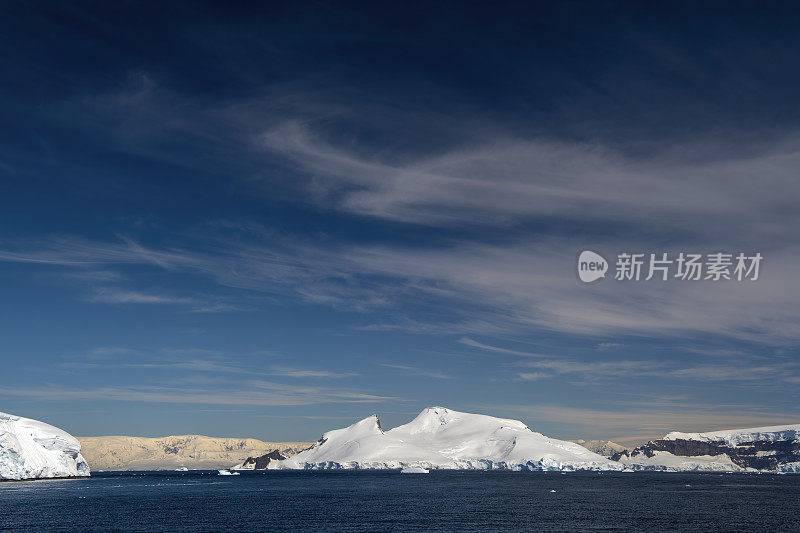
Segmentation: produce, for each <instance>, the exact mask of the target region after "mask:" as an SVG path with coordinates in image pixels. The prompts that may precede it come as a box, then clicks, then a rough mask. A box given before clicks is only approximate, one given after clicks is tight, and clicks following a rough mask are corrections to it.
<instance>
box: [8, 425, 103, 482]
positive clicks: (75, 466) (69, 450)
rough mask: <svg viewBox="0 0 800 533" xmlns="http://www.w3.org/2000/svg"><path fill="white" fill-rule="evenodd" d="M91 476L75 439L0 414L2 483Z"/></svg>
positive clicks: (62, 433)
mask: <svg viewBox="0 0 800 533" xmlns="http://www.w3.org/2000/svg"><path fill="white" fill-rule="evenodd" d="M88 475H89V465H87V464H86V461H84V459H83V456H82V455H81V445H80V443H78V440H77V439H76V438H75V437H73V436H72V435H70V434H69V433H67V432H66V431H64V430H61V429H59V428H57V427H54V426H51V425H50V424H45V423H44V422H39V421H38V420H31V419H30V418H22V417H19V416H14V415H10V414H7V413H0V480H22V479H40V478H61V477H84V476H88Z"/></svg>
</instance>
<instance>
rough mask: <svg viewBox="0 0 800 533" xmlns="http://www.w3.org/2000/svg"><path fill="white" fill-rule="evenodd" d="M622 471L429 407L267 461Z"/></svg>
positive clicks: (506, 427)
mask: <svg viewBox="0 0 800 533" xmlns="http://www.w3.org/2000/svg"><path fill="white" fill-rule="evenodd" d="M414 467H416V468H424V469H454V470H622V469H623V468H624V467H623V466H622V465H620V464H619V463H617V462H615V461H611V460H609V459H608V458H606V457H603V456H601V455H598V454H596V453H594V452H591V451H589V450H587V449H586V448H584V447H583V446H580V445H579V444H575V443H573V442H567V441H563V440H556V439H551V438H548V437H545V436H544V435H542V434H541V433H536V432H533V431H531V430H530V429H528V427H527V426H526V425H525V424H523V423H522V422H519V421H517V420H507V419H502V418H494V417H491V416H486V415H478V414H470V413H461V412H458V411H452V410H450V409H446V408H444V407H429V408H427V409H424V410H423V411H422V412H421V413H420V414H419V415H417V417H416V418H415V419H414V420H412V421H411V422H409V423H408V424H404V425H402V426H398V427H396V428H394V429H391V430H389V431H384V430H383V428H381V425H380V421H379V420H378V417H377V416H375V415H373V416H370V417H368V418H365V419H364V420H361V421H360V422H356V423H355V424H353V425H351V426H349V427H346V428H343V429H337V430H334V431H329V432H327V433H325V434H324V435H323V436H322V438H321V439H320V440H319V441H317V442H316V443H315V444H314V445H313V446H311V447H310V448H309V449H307V450H305V451H302V452H300V453H298V454H297V455H294V456H292V457H289V458H288V459H282V460H277V461H270V462H269V464H268V465H267V468H268V469H270V470H272V469H276V470H279V469H402V468H414Z"/></svg>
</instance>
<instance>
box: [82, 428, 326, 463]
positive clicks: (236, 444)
mask: <svg viewBox="0 0 800 533" xmlns="http://www.w3.org/2000/svg"><path fill="white" fill-rule="evenodd" d="M79 440H80V443H81V449H82V451H83V454H84V457H85V458H86V462H87V463H89V466H91V468H92V469H94V470H168V469H174V468H180V467H186V468H190V469H219V468H228V467H230V466H231V465H232V464H236V463H239V462H241V461H244V460H245V459H246V458H250V457H260V456H262V455H263V454H269V453H270V452H273V451H275V452H278V453H281V454H282V455H285V456H290V455H293V454H295V453H297V452H299V451H301V450H304V449H306V448H308V446H310V443H306V442H264V441H261V440H258V439H237V438H220V437H205V436H202V435H177V436H169V437H159V438H146V437H125V436H111V437H83V438H80V439H79Z"/></svg>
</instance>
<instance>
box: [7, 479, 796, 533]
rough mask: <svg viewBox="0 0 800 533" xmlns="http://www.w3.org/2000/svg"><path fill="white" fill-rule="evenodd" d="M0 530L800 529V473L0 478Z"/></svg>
mask: <svg viewBox="0 0 800 533" xmlns="http://www.w3.org/2000/svg"><path fill="white" fill-rule="evenodd" d="M553 491H555V492H553ZM0 528H2V529H5V530H13V531H21V530H39V531H58V530H69V531H86V530H102V531H113V530H126V531H181V530H189V531H224V530H236V531H296V530H298V529H313V530H319V531H369V532H372V531H576V530H577V531H586V530H599V531H642V530H652V531H800V475H783V476H780V475H771V474H762V475H743V474H659V473H568V474H560V473H554V472H431V473H430V474H400V473H397V472H310V471H309V472H244V473H242V475H239V476H219V475H217V472H216V471H213V472H205V471H204V472H98V473H95V474H94V476H93V477H92V478H91V479H79V480H53V481H32V482H4V483H0Z"/></svg>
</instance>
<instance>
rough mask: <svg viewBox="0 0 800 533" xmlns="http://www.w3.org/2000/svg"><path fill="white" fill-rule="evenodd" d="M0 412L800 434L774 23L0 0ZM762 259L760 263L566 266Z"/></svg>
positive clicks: (791, 73) (782, 40) (157, 424)
mask: <svg viewBox="0 0 800 533" xmlns="http://www.w3.org/2000/svg"><path fill="white" fill-rule="evenodd" d="M0 11H1V13H0V56H2V70H0V77H2V80H1V81H2V83H0V120H2V124H3V125H4V127H3V128H2V129H0V184H1V185H2V194H1V195H0V259H1V260H2V262H0V280H2V294H3V298H2V300H0V319H1V320H0V324H2V326H1V327H0V339H1V340H0V363H2V368H3V373H2V375H1V376H2V377H0V410H3V411H7V412H12V413H16V414H20V415H25V416H30V417H34V418H39V419H43V420H46V421H48V422H51V423H54V424H56V425H59V426H61V427H64V428H65V429H68V430H70V431H71V432H72V433H75V434H80V435H100V434H135V435H163V434H178V433H202V434H213V435H229V436H235V435H242V436H255V437H261V438H266V439H271V440H299V439H312V438H315V437H316V436H317V435H318V434H319V433H321V432H322V431H324V430H327V429H330V428H333V427H338V426H341V425H345V424H347V423H348V422H349V421H351V420H353V419H356V418H361V417H363V416H366V415H368V414H371V413H372V412H377V413H379V414H380V415H381V416H382V418H383V419H384V421H385V425H386V426H392V425H394V424H395V423H399V422H401V421H404V420H405V419H407V418H409V417H410V416H411V415H412V414H413V413H415V412H417V411H419V410H420V409H421V408H422V407H425V406H427V405H437V404H438V405H445V406H448V407H451V408H454V409H460V410H471V411H476V412H485V413H488V414H496V415H498V416H505V417H512V418H520V419H523V420H525V421H526V422H527V423H528V424H529V425H530V426H531V427H533V428H535V429H536V430H538V431H541V432H543V433H546V434H550V435H553V436H557V437H565V438H566V437H595V438H599V437H603V438H615V439H620V440H627V441H631V440H636V439H641V438H645V437H650V436H654V435H660V434H661V433H664V432H666V431H668V430H671V429H682V430H698V429H713V428H722V427H734V426H740V427H741V426H748V425H764V424H769V423H779V422H783V423H789V422H796V421H797V420H798V418H800V409H798V393H797V386H798V384H799V383H800V368H798V361H797V348H798V340H799V339H800V330H799V329H798V328H797V325H796V324H797V319H798V317H799V316H800V304H798V297H800V294H799V293H800V290H798V287H799V286H800V285H799V284H798V281H797V279H796V271H797V268H796V265H797V264H798V263H797V262H798V260H800V239H798V235H797V228H798V224H799V223H800V220H799V218H800V217H798V210H797V203H798V199H800V198H799V197H800V185H798V176H797V170H796V169H797V168H800V167H799V166H798V164H799V163H800V136H798V125H799V122H800V116H798V113H799V112H798V106H797V103H796V95H797V94H798V90H799V89H800V71H799V70H798V69H797V68H796V66H797V57H798V51H800V42H798V41H800V31H798V30H800V28H799V27H798V26H799V24H798V23H797V20H798V17H797V13H796V12H793V11H790V8H789V7H786V6H782V5H780V4H771V5H769V6H765V5H763V4H756V3H742V4H737V3H730V2H727V3H703V4H702V5H697V4H696V3H670V4H669V5H666V4H665V5H663V6H661V7H660V8H658V9H653V8H652V7H648V6H645V5H644V4H640V3H631V4H628V3H614V2H604V3H598V2H557V3H556V2H554V3H550V4H535V3H520V4H492V5H491V6H490V5H489V4H486V3H471V4H469V5H467V6H460V5H457V4H456V3H442V2H431V3H420V4H406V3H402V4H388V3H369V4H365V5H359V4H354V3H348V4H336V3H330V2H313V3H302V2H301V3H290V4H285V5H284V4H274V5H272V4H269V3H259V4H255V5H247V4H237V5H236V6H230V5H226V4H222V3H218V4H205V5H203V4H200V3H193V4H183V3H179V2H169V3H163V2H162V3H142V2H120V3H99V2H98V3H93V2H83V3H71V4H66V3H63V2H54V3H47V2H38V3H25V2H6V3H4V4H3V5H2V7H0ZM585 248H589V249H595V250H599V251H601V252H603V253H607V254H609V255H612V256H613V255H614V254H617V253H619V252H621V251H636V252H643V253H651V252H652V253H657V252H670V253H673V252H674V253H677V252H680V251H686V252H692V251H696V252H700V253H712V252H716V251H720V250H723V251H729V252H734V253H736V252H740V251H741V252H747V253H753V252H756V251H759V252H761V253H762V254H763V255H764V257H765V259H764V267H763V272H762V277H761V279H759V280H758V281H757V282H753V283H749V284H748V283H733V282H731V283H722V284H715V283H710V282H709V283H704V282H701V283H698V284H691V283H688V284H687V283H681V282H679V281H671V282H665V283H661V284H659V283H649V282H647V283H645V282H641V283H631V284H619V283H613V282H612V281H611V280H606V281H604V282H601V283H599V284H596V285H594V284H593V285H591V286H587V285H582V284H581V283H580V282H578V281H577V278H576V275H575V271H574V269H575V257H576V255H577V253H578V252H579V251H580V250H582V249H585Z"/></svg>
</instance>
